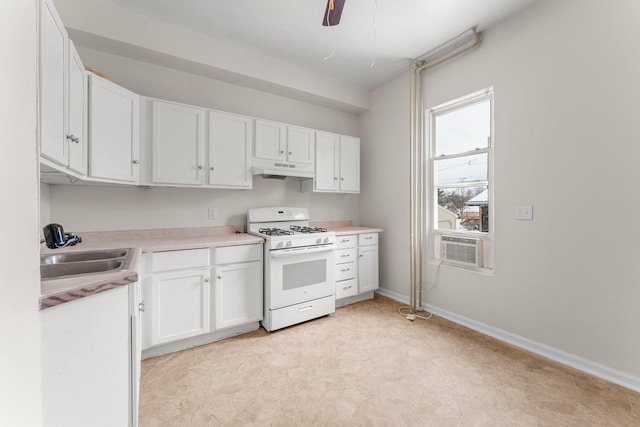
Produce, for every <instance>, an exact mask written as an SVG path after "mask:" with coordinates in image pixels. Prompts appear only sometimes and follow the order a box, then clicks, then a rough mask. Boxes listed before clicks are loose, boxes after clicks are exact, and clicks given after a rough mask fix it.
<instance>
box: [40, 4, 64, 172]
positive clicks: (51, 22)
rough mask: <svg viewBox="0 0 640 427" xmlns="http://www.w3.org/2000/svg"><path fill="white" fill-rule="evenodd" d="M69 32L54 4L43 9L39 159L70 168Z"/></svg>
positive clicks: (41, 25) (41, 15)
mask: <svg viewBox="0 0 640 427" xmlns="http://www.w3.org/2000/svg"><path fill="white" fill-rule="evenodd" d="M67 40H68V37H67V31H66V30H65V28H64V25H62V21H61V20H60V17H59V16H58V14H57V12H56V10H55V8H54V6H53V4H52V2H51V1H50V0H44V1H43V2H42V7H41V8H40V46H39V55H40V63H39V67H40V69H39V79H40V88H39V96H40V155H42V156H43V157H46V158H47V159H49V160H52V161H54V162H56V163H58V164H60V165H63V166H67V148H66V147H67V142H66V132H65V104H66V71H65V70H66V67H67Z"/></svg>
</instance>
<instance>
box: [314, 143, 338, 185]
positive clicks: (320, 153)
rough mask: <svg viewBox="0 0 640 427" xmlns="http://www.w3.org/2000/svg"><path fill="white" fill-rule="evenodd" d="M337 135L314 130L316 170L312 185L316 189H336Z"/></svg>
mask: <svg viewBox="0 0 640 427" xmlns="http://www.w3.org/2000/svg"><path fill="white" fill-rule="evenodd" d="M338 144H339V136H338V135H335V134H332V133H326V132H316V172H315V180H314V185H315V189H316V190H323V191H336V190H337V189H338V172H339V171H338V169H337V162H338V159H337V156H338V154H339V153H338V150H337V148H338Z"/></svg>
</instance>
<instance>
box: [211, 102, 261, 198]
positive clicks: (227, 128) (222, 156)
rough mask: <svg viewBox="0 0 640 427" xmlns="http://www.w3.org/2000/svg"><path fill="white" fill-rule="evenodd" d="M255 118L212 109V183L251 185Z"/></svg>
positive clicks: (237, 186) (240, 186)
mask: <svg viewBox="0 0 640 427" xmlns="http://www.w3.org/2000/svg"><path fill="white" fill-rule="evenodd" d="M252 125H253V119H251V118H249V117H244V116H237V115H235V114H225V113H218V112H214V111H210V112H209V184H211V185H216V186H223V187H234V188H251V187H252V184H253V175H252V174H251V141H252V140H253V126H252Z"/></svg>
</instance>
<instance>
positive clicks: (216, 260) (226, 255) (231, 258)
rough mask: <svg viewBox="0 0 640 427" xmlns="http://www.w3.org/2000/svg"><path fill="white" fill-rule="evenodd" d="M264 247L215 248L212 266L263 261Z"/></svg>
mask: <svg viewBox="0 0 640 427" xmlns="http://www.w3.org/2000/svg"><path fill="white" fill-rule="evenodd" d="M261 260H262V245H240V246H224V247H219V248H213V259H212V260H211V264H213V265H221V264H234V263H238V262H249V261H261Z"/></svg>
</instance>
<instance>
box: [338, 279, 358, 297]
mask: <svg viewBox="0 0 640 427" xmlns="http://www.w3.org/2000/svg"><path fill="white" fill-rule="evenodd" d="M357 294H358V283H357V282H356V279H351V280H344V281H342V282H336V299H340V298H346V297H350V296H353V295H357Z"/></svg>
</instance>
